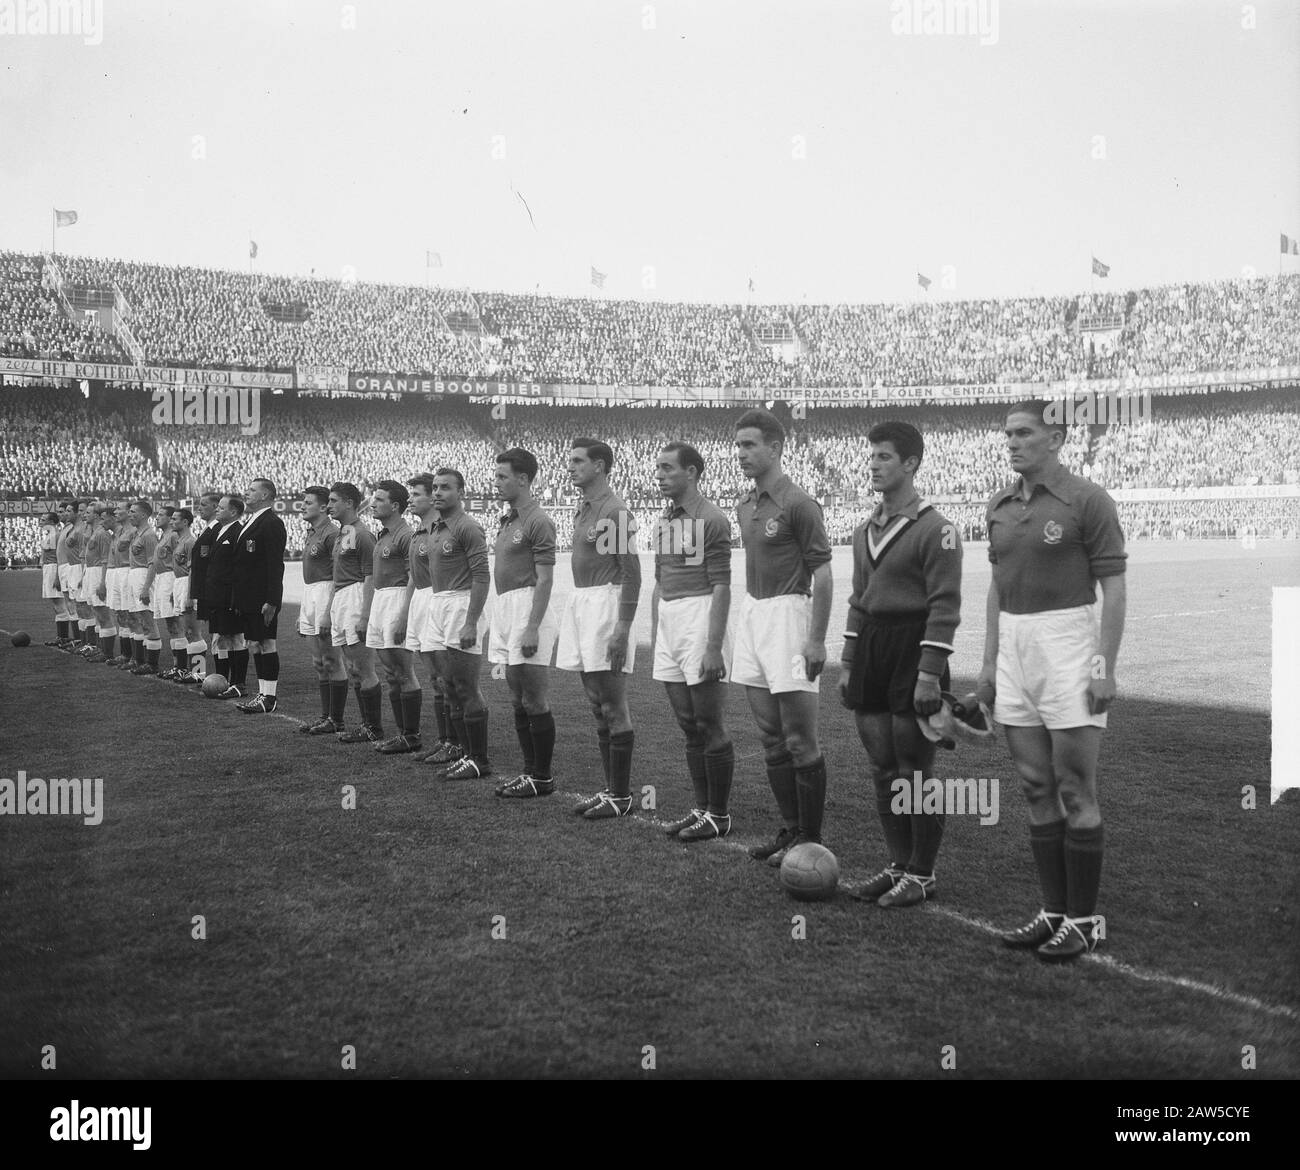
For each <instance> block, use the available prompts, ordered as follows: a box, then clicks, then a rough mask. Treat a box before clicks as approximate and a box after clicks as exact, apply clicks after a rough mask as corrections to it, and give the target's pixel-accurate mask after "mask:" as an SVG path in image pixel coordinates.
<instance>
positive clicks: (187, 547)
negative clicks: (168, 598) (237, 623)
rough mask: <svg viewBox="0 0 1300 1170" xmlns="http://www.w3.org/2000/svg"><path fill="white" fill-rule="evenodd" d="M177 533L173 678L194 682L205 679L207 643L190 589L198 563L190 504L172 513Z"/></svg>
mask: <svg viewBox="0 0 1300 1170" xmlns="http://www.w3.org/2000/svg"><path fill="white" fill-rule="evenodd" d="M172 528H173V530H174V531H175V533H176V547H175V549H174V550H173V552H172V571H173V573H174V574H175V578H176V579H175V581H174V582H173V584H172V605H173V607H174V608H175V610H176V614H177V635H176V637H175V638H173V640H172V658H173V659H174V661H175V663H176V665H175V667H174V669H173V670H172V671H171V678H172V682H177V683H182V684H185V685H190V686H192V685H194V684H195V683H198V682H202V678H201V677H200V676H201V673H202V670H203V656H204V654H205V653H206V652H207V649H208V647H207V643H206V642H204V641H203V640H202V639H201V638H200V637H199V625H198V619H197V618H196V616H195V611H194V605H195V602H194V598H193V596H192V595H191V593H190V577H191V569H192V567H193V564H194V544H195V539H196V538H195V536H194V513H193V512H191V511H190V510H189V509H188V508H177V509H176V513H175V515H174V516H173V517H172Z"/></svg>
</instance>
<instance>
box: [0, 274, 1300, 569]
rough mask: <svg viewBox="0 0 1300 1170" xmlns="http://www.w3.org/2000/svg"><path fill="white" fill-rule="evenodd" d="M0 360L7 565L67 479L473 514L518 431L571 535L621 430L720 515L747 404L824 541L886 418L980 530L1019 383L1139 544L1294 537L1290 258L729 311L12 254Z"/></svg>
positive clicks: (1299, 363)
mask: <svg viewBox="0 0 1300 1170" xmlns="http://www.w3.org/2000/svg"><path fill="white" fill-rule="evenodd" d="M0 378H2V379H3V382H4V389H3V393H0V423H2V424H3V429H2V431H0V489H2V490H3V494H4V497H5V501H4V508H5V511H4V514H3V516H0V564H3V565H4V566H6V567H8V566H14V567H17V566H21V565H25V564H30V563H34V562H35V559H36V556H37V552H38V543H39V513H40V512H42V511H44V510H45V508H46V505H47V504H48V502H49V501H50V500H52V499H55V498H57V497H65V496H79V497H85V496H101V497H123V496H132V497H134V496H139V495H144V496H149V497H153V498H159V499H175V500H188V499H192V498H193V497H194V496H195V495H197V494H198V493H199V492H200V491H202V490H204V489H206V488H209V487H213V486H222V487H227V486H231V485H235V486H243V485H244V484H246V483H247V482H248V481H249V480H250V479H251V478H253V477H254V476H256V475H264V476H267V477H269V478H271V479H272V480H274V481H275V482H276V484H277V485H278V486H279V488H280V491H281V496H282V499H283V501H284V506H286V507H290V508H292V507H293V504H294V502H295V499H296V497H297V496H298V495H299V494H300V493H301V491H302V489H303V488H304V487H306V486H307V485H308V484H311V483H320V482H324V483H330V482H333V481H335V480H339V479H342V480H352V481H354V482H357V483H358V484H363V485H367V486H369V485H373V482H374V481H375V480H377V479H379V478H383V477H386V476H392V477H394V478H397V479H399V480H404V479H406V478H408V477H409V476H411V475H413V474H415V473H416V472H419V471H424V470H429V469H430V468H432V467H436V466H451V467H456V468H458V469H460V470H461V471H462V472H463V474H464V475H465V478H466V481H467V485H468V489H469V493H470V497H471V502H472V506H473V507H474V508H476V509H478V510H480V511H483V510H488V509H491V508H492V507H494V505H493V504H492V482H493V473H494V467H495V454H496V452H497V451H499V450H501V449H504V448H505V447H508V446H513V445H522V446H525V447H528V448H529V449H530V450H532V451H534V452H535V453H536V454H537V455H538V458H539V460H540V461H541V464H542V467H543V476H544V478H545V483H544V485H543V487H542V490H541V497H542V499H543V500H544V501H545V502H546V503H547V504H548V505H550V506H552V507H556V508H557V511H556V515H557V520H558V521H559V523H560V538H561V541H562V542H567V539H568V537H569V535H570V533H568V532H566V531H565V524H566V518H567V513H566V509H564V508H563V507H562V505H563V504H564V503H565V501H566V500H567V499H568V498H569V497H568V484H567V480H566V479H565V477H564V475H563V469H564V466H565V460H566V458H567V453H568V449H569V444H570V441H571V440H572V438H573V437H574V436H575V435H579V434H586V433H591V434H596V435H598V436H600V437H601V438H603V439H605V440H606V441H608V442H610V443H611V445H612V446H613V447H614V450H615V453H616V457H617V459H618V464H617V465H616V466H615V468H614V471H613V475H612V477H611V483H612V486H614V488H615V489H616V490H617V491H618V492H620V494H622V495H623V496H624V498H626V499H627V500H628V502H629V503H630V504H631V505H632V506H633V507H634V508H636V509H637V510H638V511H640V512H641V513H642V514H643V515H644V516H645V517H646V518H647V519H648V518H649V517H650V516H652V515H653V514H654V513H655V512H656V511H657V510H658V509H659V507H660V500H659V497H658V494H657V492H656V490H655V488H654V484H653V480H652V477H651V473H650V469H651V467H652V464H653V460H654V455H655V453H656V452H657V451H658V450H659V448H660V447H661V446H662V444H663V442H665V441H666V440H669V439H673V438H680V437H683V436H686V437H689V438H690V439H691V441H692V442H694V443H695V444H696V445H697V446H698V447H699V448H700V449H701V451H702V452H703V454H704V455H705V458H706V459H707V461H708V465H709V473H708V478H707V481H706V484H707V486H706V491H707V492H708V493H709V494H710V495H711V496H713V497H714V498H716V499H718V500H719V501H720V502H721V503H722V504H723V506H724V507H727V506H729V505H731V504H733V503H734V501H735V499H736V497H737V496H738V495H739V494H740V493H741V492H742V491H743V490H745V484H744V482H743V481H742V477H741V476H740V475H739V474H738V473H737V470H736V467H735V464H734V460H733V459H732V449H731V437H732V436H731V427H732V425H733V424H734V420H735V418H736V415H737V413H738V411H739V410H740V409H743V407H744V405H746V404H759V403H764V402H767V403H774V404H775V408H776V410H777V411H778V413H779V414H781V415H782V417H783V418H784V420H785V421H786V423H787V425H788V426H789V429H790V432H791V436H792V438H791V444H790V450H789V451H788V453H787V459H786V468H787V470H788V471H789V473H790V475H791V476H792V478H793V479H795V481H796V482H798V483H800V484H803V485H805V486H806V487H807V488H808V489H809V490H810V491H813V492H814V493H815V494H816V495H817V497H818V498H819V499H820V500H821V501H822V503H823V506H824V508H825V510H826V517H827V527H828V531H829V533H830V535H831V538H832V539H833V540H835V541H838V542H845V541H847V540H848V539H849V537H850V535H851V533H852V531H853V528H854V527H855V526H856V525H857V524H858V523H859V522H860V521H861V520H862V518H863V517H864V516H865V515H866V514H867V513H868V512H869V511H870V508H871V507H872V500H871V495H870V490H869V485H868V478H867V474H866V467H865V461H864V459H863V443H864V438H865V435H866V433H867V431H868V430H869V429H870V427H871V425H872V424H873V423H874V422H876V421H879V420H880V419H882V418H884V417H886V412H888V413H889V414H890V415H892V416H896V417H901V418H906V419H907V420H908V421H911V422H913V423H914V424H915V425H916V426H918V427H919V428H920V429H921V431H922V432H923V434H924V435H925V436H926V443H927V455H926V459H925V464H924V466H923V467H922V469H921V472H920V475H919V476H918V479H917V484H918V487H919V488H921V490H922V491H923V492H924V493H925V494H926V495H927V497H928V498H930V499H932V500H934V501H936V502H941V503H942V505H943V507H944V510H945V513H946V514H947V515H949V516H950V517H952V518H953V519H954V520H955V521H956V522H957V523H959V524H960V526H961V528H962V531H963V536H964V537H965V538H966V539H973V540H978V539H981V538H982V537H983V535H984V530H983V521H984V503H985V501H986V500H987V499H988V497H989V496H990V495H991V494H992V492H993V491H994V490H995V489H996V488H997V487H999V486H1001V485H1002V484H1003V483H1005V482H1006V481H1007V479H1008V478H1009V471H1008V466H1007V461H1006V457H1005V452H1004V444H1003V437H1002V433H1001V425H1002V419H1003V412H1004V410H1005V406H1006V403H1008V402H1010V401H1014V400H1017V399H1020V398H1025V397H1031V396H1039V397H1058V396H1060V397H1062V398H1063V399H1068V406H1069V408H1070V409H1071V410H1072V411H1073V413H1072V414H1071V415H1070V416H1069V418H1068V419H1067V421H1068V422H1069V423H1070V425H1069V438H1068V442H1067V445H1066V450H1065V455H1064V462H1065V463H1066V464H1067V466H1069V468H1070V469H1071V470H1072V471H1075V472H1077V473H1079V474H1081V475H1085V476H1087V477H1089V478H1091V479H1092V480H1094V481H1095V482H1097V483H1100V484H1101V485H1103V486H1105V487H1106V488H1107V489H1108V490H1109V491H1110V492H1111V493H1112V495H1114V497H1115V498H1116V500H1117V502H1118V503H1119V507H1120V514H1121V518H1122V520H1123V522H1124V524H1125V526H1126V528H1127V530H1128V535H1129V537H1130V539H1153V540H1177V539H1192V538H1235V537H1239V536H1241V535H1242V534H1245V533H1249V534H1252V535H1257V536H1259V537H1261V538H1264V537H1267V538H1286V539H1295V538H1296V536H1297V533H1298V530H1300V519H1298V518H1297V513H1298V512H1300V508H1297V501H1298V500H1300V395H1298V394H1297V386H1298V385H1300V275H1291V276H1277V277H1267V278H1258V279H1251V280H1233V281H1223V282H1216V283H1211V284H1188V285H1176V286H1170V287H1165V288H1157V289H1138V290H1132V291H1129V292H1121V293H1106V294H1087V295H1080V296H1075V297H1041V298H1011V299H1003V300H981V301H957V300H953V301H943V300H936V301H929V300H925V301H917V302H909V303H898V304H885V305H834V306H828V305H819V306H818V305H811V306H810V305H762V306H757V305H721V306H720V305H702V304H671V303H660V302H649V301H647V302H640V301H636V302H633V301H617V300H599V299H593V298H562V297H547V296H526V295H514V294H506V293H489V292H466V291H455V290H447V289H437V288H426V287H416V286H409V287H408V286H398V285H378V284H363V283H356V282H352V283H349V282H341V281H328V280H320V279H314V278H313V279H309V280H303V279H297V278H288V277H265V276H261V275H257V276H254V275H250V274H244V273H237V272H231V271H216V270H211V269H194V268H183V267H164V266H160V265H153V264H142V263H134V262H129V261H119V260H102V259H92V258H87V257H75V256H66V255H58V256H55V255H50V254H45V255H42V254H25V253H14V252H3V253H0ZM213 387H214V388H216V399H217V400H218V401H219V405H220V406H221V407H222V408H223V409H224V408H225V407H227V406H233V404H234V403H235V401H236V399H237V397H238V395H240V394H256V395H258V396H259V398H258V401H259V409H258V412H257V418H256V420H255V425H253V426H250V425H249V423H248V420H247V419H245V420H244V421H243V424H242V425H241V423H240V422H239V421H233V422H232V421H229V418H230V417H233V416H225V415H223V416H222V418H224V419H225V420H226V421H218V422H216V423H215V424H214V422H213V420H212V419H211V418H210V417H207V416H203V415H200V416H199V418H198V420H197V421H196V420H195V419H187V417H185V416H182V417H179V418H175V417H173V415H172V414H171V413H168V414H167V416H166V417H165V418H163V419H160V418H159V415H158V404H159V400H160V399H162V398H165V397H167V396H177V397H175V401H176V402H178V403H179V402H180V401H181V399H180V397H178V395H182V394H184V393H185V392H186V391H188V392H189V393H190V394H191V396H192V397H193V396H194V395H195V394H196V393H197V394H198V395H202V394H209V395H210V391H209V388H213ZM223 395H225V396H227V397H226V398H225V399H224V400H223V399H222V396H223ZM210 396H211V395H210ZM166 405H167V406H168V407H169V408H170V402H167V403H166ZM1085 406H1086V410H1085V409H1084V407H1085ZM557 506H560V507H557ZM290 531H291V539H293V540H298V539H300V534H299V532H298V531H297V529H296V526H293V525H291V526H290ZM295 551H296V547H295V546H292V545H291V552H295Z"/></svg>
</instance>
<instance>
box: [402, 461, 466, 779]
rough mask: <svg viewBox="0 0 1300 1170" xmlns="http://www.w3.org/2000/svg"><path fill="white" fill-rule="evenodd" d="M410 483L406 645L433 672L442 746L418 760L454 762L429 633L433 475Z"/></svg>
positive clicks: (424, 474) (423, 475)
mask: <svg viewBox="0 0 1300 1170" xmlns="http://www.w3.org/2000/svg"><path fill="white" fill-rule="evenodd" d="M406 486H407V487H408V488H409V489H410V493H411V495H410V499H411V503H410V508H411V513H412V514H413V515H414V516H415V519H416V527H415V532H414V534H413V535H412V536H411V586H412V590H413V592H412V593H411V603H410V608H409V609H408V611H407V619H406V648H407V650H409V651H410V652H411V654H412V656H413V657H414V656H415V655H418V656H419V658H420V659H421V660H422V661H423V662H424V665H425V669H426V670H427V671H428V672H429V681H430V685H431V687H432V692H431V694H432V697H433V714H434V718H435V720H436V722H437V725H438V746H437V747H435V748H434V749H433V750H432V751H430V752H426V753H425V754H424V755H419V756H416V762H417V763H423V762H424V761H425V760H427V759H429V758H430V757H432V756H439V758H440V761H441V762H443V763H450V762H451V761H452V760H453V759H455V758H457V757H456V756H454V755H453V754H452V749H453V748H458V747H459V745H458V744H457V743H456V740H455V739H454V738H453V737H452V730H451V718H450V708H449V707H448V705H447V702H446V699H445V697H444V696H443V693H442V679H440V678H439V677H438V663H437V660H436V658H435V656H434V652H433V650H434V648H433V642H432V640H431V639H430V637H429V611H430V610H431V609H432V607H433V568H432V566H431V564H430V562H429V556H430V553H431V552H432V549H433V537H432V529H433V522H434V520H435V519H436V517H437V513H436V512H435V511H434V507H433V476H432V475H430V474H429V473H428V472H422V473H421V474H420V475H416V476H413V477H412V478H410V479H408V480H407V481H406Z"/></svg>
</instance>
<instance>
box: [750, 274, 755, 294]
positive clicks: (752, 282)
mask: <svg viewBox="0 0 1300 1170" xmlns="http://www.w3.org/2000/svg"><path fill="white" fill-rule="evenodd" d="M749 291H750V292H753V291H754V278H753V277H752V276H751V277H750V278H749Z"/></svg>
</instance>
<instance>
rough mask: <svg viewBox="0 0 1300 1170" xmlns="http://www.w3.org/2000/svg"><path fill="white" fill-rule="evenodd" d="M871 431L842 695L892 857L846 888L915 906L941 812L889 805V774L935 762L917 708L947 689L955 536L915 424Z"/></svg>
mask: <svg viewBox="0 0 1300 1170" xmlns="http://www.w3.org/2000/svg"><path fill="white" fill-rule="evenodd" d="M867 442H868V443H869V444H870V450H871V454H870V458H869V467H870V469H871V486H872V488H873V489H874V490H875V491H877V492H879V493H880V503H879V504H877V505H876V509H875V511H874V512H872V514H871V516H870V517H868V519H867V520H866V521H865V523H863V524H860V525H858V527H857V529H856V531H855V532H854V533H853V593H852V595H851V596H850V597H849V617H848V625H847V627H846V629H845V631H844V652H843V655H842V658H841V663H840V700H841V701H842V702H843V704H844V705H845V706H846V707H848V708H849V710H851V711H852V712H853V715H854V721H855V722H856V723H857V728H858V736H859V738H860V739H861V740H862V746H863V747H864V748H865V749H866V752H867V760H868V762H869V764H870V768H871V779H872V782H873V784H874V786H875V797H876V811H877V813H878V814H879V815H880V824H881V828H882V829H883V833H884V839H885V849H886V851H887V852H888V854H889V859H888V864H887V865H886V866H885V867H884V869H882V870H881V871H880V872H879V873H878V874H876V875H875V876H874V877H872V878H870V879H868V880H867V881H865V882H863V883H862V884H861V885H859V886H858V887H857V888H855V889H853V890H851V891H849V892H850V895H851V896H852V897H855V898H858V899H859V900H860V901H864V902H876V903H877V905H880V906H883V907H886V908H890V907H899V906H917V905H920V904H921V903H922V902H924V901H925V900H926V899H927V898H933V897H934V896H935V892H936V890H935V878H934V863H935V859H936V858H937V857H938V855H939V845H940V843H941V842H942V840H943V828H944V815H943V813H942V812H932V813H922V812H921V811H920V810H917V811H915V812H913V813H911V814H906V813H896V812H894V811H893V800H894V788H893V785H894V781H895V780H898V779H900V778H901V779H902V780H904V781H906V782H907V783H908V784H910V783H911V782H912V777H913V776H914V775H916V774H917V773H919V774H920V775H921V776H929V775H930V774H931V768H932V767H933V765H934V752H935V745H934V743H933V742H931V740H930V739H929V738H928V737H927V736H925V735H924V734H922V732H921V729H920V727H919V726H918V724H917V717H918V716H919V717H921V718H928V717H929V716H931V715H933V714H934V713H935V712H936V711H938V710H939V708H940V706H941V705H942V702H943V699H942V695H941V692H942V691H945V690H947V689H948V655H949V654H951V653H952V649H953V635H954V634H955V633H956V630H957V624H958V622H959V621H960V618H961V539H960V537H959V536H958V535H957V529H956V526H955V525H953V524H952V523H950V522H949V521H948V519H947V518H946V517H945V516H943V515H942V514H941V513H939V512H937V511H936V510H935V509H934V508H933V507H931V506H930V505H929V504H927V503H925V502H923V501H922V499H921V497H920V496H918V495H917V493H916V488H915V486H914V484H913V481H914V480H915V478H916V471H917V468H918V467H920V466H921V459H922V457H923V456H924V454H925V441H924V440H923V438H922V437H921V433H920V431H918V430H917V429H916V428H915V427H914V426H912V425H911V424H910V423H905V422H883V423H878V424H877V425H876V426H874V427H872V428H871V430H870V431H869V432H868V434H867Z"/></svg>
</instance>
